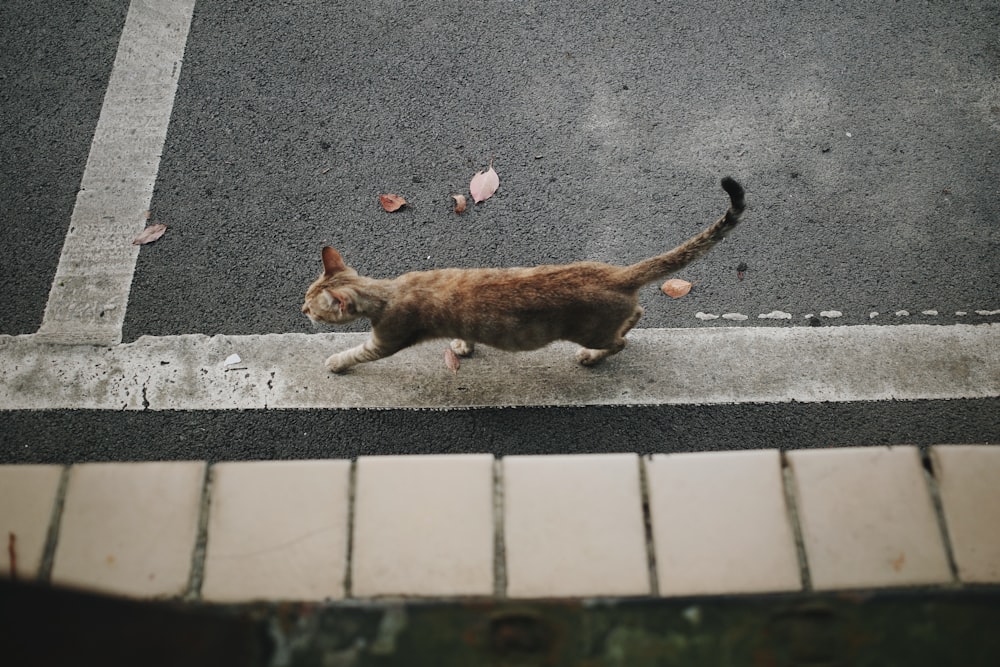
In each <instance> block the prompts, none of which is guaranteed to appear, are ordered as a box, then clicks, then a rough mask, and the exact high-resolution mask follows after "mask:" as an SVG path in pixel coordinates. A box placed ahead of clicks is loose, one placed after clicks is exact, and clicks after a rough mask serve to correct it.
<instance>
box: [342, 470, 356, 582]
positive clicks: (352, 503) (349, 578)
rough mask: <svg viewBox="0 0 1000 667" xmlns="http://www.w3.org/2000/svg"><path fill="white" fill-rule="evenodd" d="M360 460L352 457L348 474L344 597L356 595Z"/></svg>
mask: <svg viewBox="0 0 1000 667" xmlns="http://www.w3.org/2000/svg"><path fill="white" fill-rule="evenodd" d="M357 492H358V460H357V459H356V458H355V459H351V467H350V470H349V471H348V474H347V544H346V545H345V554H344V599H351V598H353V597H354V591H353V588H354V527H355V525H354V524H355V520H356V516H355V515H356V513H357V512H356V510H357Z"/></svg>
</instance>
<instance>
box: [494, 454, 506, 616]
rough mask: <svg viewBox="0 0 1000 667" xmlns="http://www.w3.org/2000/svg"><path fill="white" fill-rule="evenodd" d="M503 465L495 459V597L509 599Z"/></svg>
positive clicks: (499, 460)
mask: <svg viewBox="0 0 1000 667" xmlns="http://www.w3.org/2000/svg"><path fill="white" fill-rule="evenodd" d="M503 503H504V494H503V463H502V461H501V459H499V458H494V459H493V595H494V597H496V598H506V597H507V543H506V540H505V534H504V511H503V510H504V505H503Z"/></svg>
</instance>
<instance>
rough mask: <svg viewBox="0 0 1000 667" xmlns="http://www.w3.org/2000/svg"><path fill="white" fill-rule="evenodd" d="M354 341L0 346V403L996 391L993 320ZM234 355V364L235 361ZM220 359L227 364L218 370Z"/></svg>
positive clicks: (552, 402)
mask: <svg viewBox="0 0 1000 667" xmlns="http://www.w3.org/2000/svg"><path fill="white" fill-rule="evenodd" d="M364 336H365V334H314V335H309V334H271V335H263V336H212V337H209V336H204V335H200V334H196V335H187V336H165V337H144V338H140V339H139V340H138V341H136V342H135V343H130V344H127V345H119V346H115V347H108V348H95V347H92V346H61V345H49V344H40V343H39V342H38V340H37V339H36V338H35V337H33V336H17V337H2V338H0V409H6V410H39V409H65V408H70V409H77V408H79V409H98V410H121V409H127V410H143V409H151V410H209V409H264V408H283V409H288V408H293V409H295V408H362V407H365V408H469V407H479V406H570V405H575V406H588V405H663V404H694V405H708V404H731V403H780V402H788V401H797V402H806V403H808V402H823V401H832V402H844V401H884V400H891V399H903V400H916V399H960V398H988V397H996V396H1000V325H997V324H986V325H979V326H969V325H952V326H929V325H901V326H892V327H875V326H867V327H822V328H793V329H772V328H737V327H733V328H714V329H639V330H635V331H633V332H632V333H631V334H630V335H629V340H630V344H629V346H628V347H627V348H626V349H625V351H624V352H622V353H621V354H619V355H617V356H615V357H612V358H610V359H608V360H607V361H606V362H605V363H603V364H602V365H600V366H598V367H596V368H584V367H581V366H579V365H577V364H576V363H575V362H574V360H573V352H574V348H575V346H572V345H569V344H565V343H559V344H555V345H552V346H550V347H548V348H545V349H542V350H538V351H535V352H529V353H521V354H512V353H505V352H500V351H497V350H492V349H489V348H485V347H483V348H480V349H477V352H476V354H475V356H474V357H472V358H470V359H467V360H464V361H463V363H462V367H461V369H460V370H459V371H458V373H456V374H453V373H451V372H450V371H449V370H448V369H447V368H446V367H445V364H444V359H443V351H444V347H445V343H444V342H443V341H442V342H440V343H430V344H426V345H423V346H419V347H416V348H412V349H410V350H404V351H403V352H401V353H399V354H397V355H395V356H393V357H391V358H389V359H385V360H381V361H377V362H373V363H369V364H363V365H361V366H358V367H356V368H354V369H352V370H351V371H350V372H348V373H346V374H343V375H334V374H331V373H329V372H328V371H327V370H326V369H325V367H324V365H323V360H324V359H325V358H326V356H327V355H329V354H330V353H331V352H334V351H337V350H341V349H344V348H346V347H349V346H351V345H356V344H358V343H359V342H360V341H361V340H362V339H363V338H364ZM231 355H238V357H239V360H238V361H236V360H235V357H232V356H231ZM227 360H228V363H227Z"/></svg>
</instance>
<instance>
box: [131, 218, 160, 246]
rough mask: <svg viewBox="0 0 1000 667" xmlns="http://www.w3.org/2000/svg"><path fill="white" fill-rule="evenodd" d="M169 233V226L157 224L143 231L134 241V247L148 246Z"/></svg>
mask: <svg viewBox="0 0 1000 667" xmlns="http://www.w3.org/2000/svg"><path fill="white" fill-rule="evenodd" d="M166 231H167V226H166V225H163V224H160V223H157V224H155V225H150V226H149V227H146V228H145V229H144V230H142V231H141V232H140V233H139V235H138V236H136V237H135V238H134V239H132V245H146V244H147V243H152V242H153V241H155V240H156V239H158V238H160V237H161V236H163V234H164V232H166Z"/></svg>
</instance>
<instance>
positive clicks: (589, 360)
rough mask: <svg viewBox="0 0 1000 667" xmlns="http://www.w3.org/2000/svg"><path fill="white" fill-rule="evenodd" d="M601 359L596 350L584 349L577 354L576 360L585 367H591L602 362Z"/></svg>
mask: <svg viewBox="0 0 1000 667" xmlns="http://www.w3.org/2000/svg"><path fill="white" fill-rule="evenodd" d="M600 359H601V355H600V354H599V353H598V352H597V351H596V350H588V349H587V348H585V347H584V348H580V349H579V350H577V352H576V360H577V361H579V362H580V363H581V364H583V365H584V366H591V365H593V364H595V363H597V362H598V361H600Z"/></svg>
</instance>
